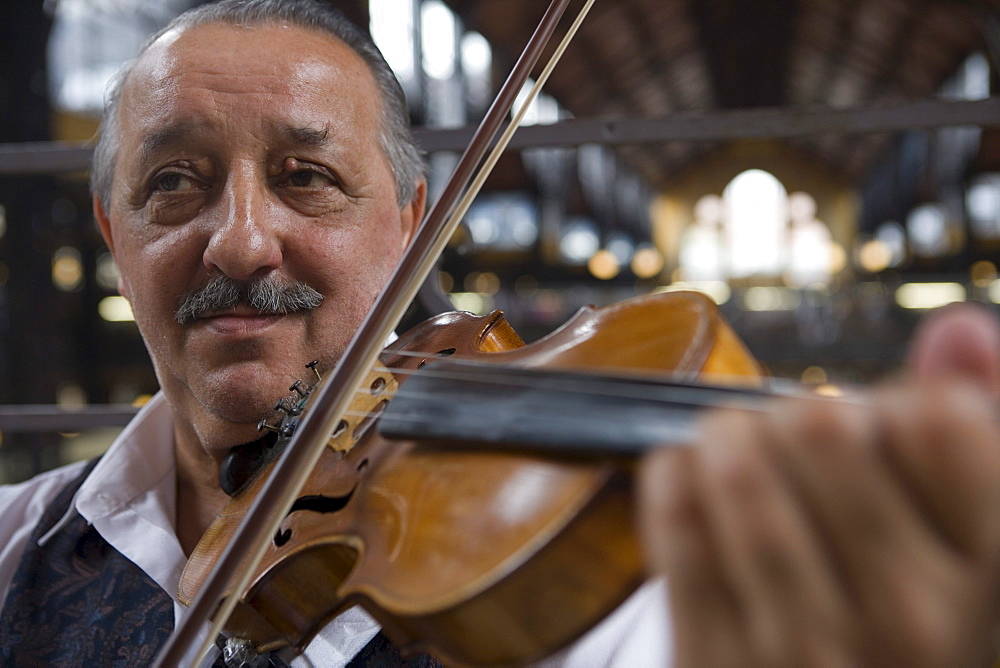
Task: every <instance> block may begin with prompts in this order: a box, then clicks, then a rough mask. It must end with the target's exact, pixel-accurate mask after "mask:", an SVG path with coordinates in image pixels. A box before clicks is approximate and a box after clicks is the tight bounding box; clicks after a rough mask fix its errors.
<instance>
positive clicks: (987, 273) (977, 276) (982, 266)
mask: <svg viewBox="0 0 1000 668" xmlns="http://www.w3.org/2000/svg"><path fill="white" fill-rule="evenodd" d="M969 278H971V279H972V284H973V285H975V286H976V287H977V288H985V287H988V286H989V285H990V283H992V282H993V281H995V280H996V279H997V266H996V265H995V264H993V263H992V262H990V261H989V260H980V261H979V262H974V263H973V264H972V267H970V268H969Z"/></svg>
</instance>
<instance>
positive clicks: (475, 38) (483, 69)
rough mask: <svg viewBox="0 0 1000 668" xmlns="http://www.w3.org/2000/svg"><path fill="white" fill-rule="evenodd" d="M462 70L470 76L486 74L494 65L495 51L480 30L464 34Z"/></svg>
mask: <svg viewBox="0 0 1000 668" xmlns="http://www.w3.org/2000/svg"><path fill="white" fill-rule="evenodd" d="M461 48H462V71H464V72H465V73H466V74H468V75H470V76H477V77H481V76H486V75H489V73H490V68H491V67H493V51H492V49H490V43H489V40H487V39H486V38H485V37H483V36H482V35H480V34H479V33H478V32H467V33H465V34H464V35H462V47H461Z"/></svg>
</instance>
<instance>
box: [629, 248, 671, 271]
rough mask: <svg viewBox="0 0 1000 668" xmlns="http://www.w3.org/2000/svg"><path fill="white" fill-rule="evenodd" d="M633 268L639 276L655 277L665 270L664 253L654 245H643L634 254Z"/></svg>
mask: <svg viewBox="0 0 1000 668" xmlns="http://www.w3.org/2000/svg"><path fill="white" fill-rule="evenodd" d="M631 268H632V273H633V274H635V275H636V276H638V277H639V278H653V277H654V276H656V275H658V274H659V273H660V272H661V271H663V255H662V254H661V253H660V251H658V250H657V249H656V248H654V247H653V246H648V245H647V246H643V247H642V248H639V249H638V250H637V251H636V252H635V254H634V255H633V256H632V265H631Z"/></svg>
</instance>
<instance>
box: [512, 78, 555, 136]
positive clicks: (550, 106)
mask: <svg viewBox="0 0 1000 668" xmlns="http://www.w3.org/2000/svg"><path fill="white" fill-rule="evenodd" d="M534 86H535V80H534V79H532V78H530V77H529V78H528V79H527V80H526V81H525V82H524V85H523V86H521V90H520V91H518V93H517V96H516V97H515V98H514V106H513V112H514V113H518V112H519V111H520V110H521V107H523V106H524V103H525V102H527V100H528V95H529V94H530V93H531V89H532V88H533V87H534ZM560 115H561V111H560V109H559V103H558V102H556V99H555V98H554V97H552V96H551V95H547V94H545V93H539V94H538V95H537V96H536V97H535V99H534V100H533V101H532V102H531V104H530V105H529V106H528V109H527V110H526V111H525V112H524V120H522V121H521V125H539V124H550V123H555V122H556V121H558V120H559V116H560Z"/></svg>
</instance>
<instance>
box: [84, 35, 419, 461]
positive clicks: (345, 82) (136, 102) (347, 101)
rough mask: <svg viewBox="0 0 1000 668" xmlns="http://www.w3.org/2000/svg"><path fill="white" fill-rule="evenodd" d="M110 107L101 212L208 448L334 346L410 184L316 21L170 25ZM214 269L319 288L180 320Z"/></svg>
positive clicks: (400, 229) (173, 393)
mask: <svg viewBox="0 0 1000 668" xmlns="http://www.w3.org/2000/svg"><path fill="white" fill-rule="evenodd" d="M119 108H120V115H119V134H120V137H121V141H120V147H119V150H118V155H117V165H116V170H115V177H114V185H113V189H112V196H111V203H110V210H109V211H107V212H103V211H101V210H100V207H97V208H98V212H97V213H98V219H99V222H100V224H101V228H102V231H103V232H104V235H105V238H106V239H107V241H108V244H109V246H110V247H111V249H112V251H113V253H114V257H115V260H116V261H117V263H118V267H119V269H120V271H121V289H122V292H123V294H124V295H125V296H126V297H127V298H128V299H129V301H130V302H131V304H132V309H133V311H134V313H135V318H136V323H137V324H138V326H139V329H140V331H141V332H142V334H143V337H144V339H145V341H146V345H147V347H148V348H149V351H150V354H151V356H152V358H153V362H154V364H155V366H156V371H157V376H158V378H159V381H160V384H161V386H162V388H163V390H164V391H165V392H166V393H167V396H168V397H169V398H170V401H171V403H172V405H173V406H174V410H175V412H176V413H178V414H179V417H180V419H181V420H182V421H186V422H188V423H190V426H191V427H192V429H193V432H192V433H193V434H194V435H195V436H196V438H197V440H198V441H200V443H201V446H202V447H204V448H206V449H208V450H209V452H211V453H212V454H215V455H217V454H219V453H220V452H221V450H222V449H224V448H226V447H229V446H232V445H236V444H237V443H240V442H244V441H248V440H252V439H253V438H256V434H255V433H254V431H253V425H255V424H256V422H257V421H258V420H259V419H260V418H261V417H263V416H265V415H268V413H269V410H270V408H271V407H272V406H273V405H274V402H275V400H276V399H277V398H279V397H281V396H285V395H286V394H287V393H288V386H289V384H290V383H291V382H292V381H293V380H294V379H296V378H300V377H306V376H307V374H308V372H307V371H306V370H305V369H304V367H303V365H304V364H306V363H307V362H309V361H311V360H313V359H317V358H319V359H323V360H325V361H327V362H329V361H331V360H333V359H335V358H336V357H337V356H338V355H339V354H340V352H341V351H342V350H343V349H344V347H345V346H346V344H347V342H348V341H349V340H350V337H351V335H352V334H353V333H354V331H355V330H356V328H357V327H358V325H359V324H360V322H361V320H362V319H363V317H364V315H365V313H366V312H367V310H368V308H369V307H370V305H371V304H372V301H373V300H374V298H375V296H376V295H377V293H378V291H379V289H380V288H381V286H382V285H383V284H384V282H385V280H386V278H387V277H388V275H389V274H390V272H391V270H392V268H393V267H394V266H395V264H396V262H397V260H398V258H399V256H400V254H401V252H402V250H403V248H404V246H405V245H406V243H407V242H408V240H409V238H410V234H411V232H412V230H413V227H414V226H415V223H416V222H418V218H419V215H420V213H421V212H420V208H421V206H422V198H418V201H417V202H416V203H414V204H413V205H408V206H405V207H403V208H402V210H400V208H399V206H398V205H397V203H396V195H395V182H394V180H393V176H392V172H391V170H390V166H389V164H388V162H387V160H386V158H385V155H384V153H383V151H382V149H381V146H380V144H379V133H380V118H381V114H380V109H381V101H380V98H379V95H378V91H377V87H376V84H375V82H374V79H373V77H372V75H371V73H370V71H369V70H368V68H367V67H366V65H365V64H364V62H363V61H362V60H361V59H360V58H359V57H358V56H357V55H356V54H355V53H354V52H353V51H352V50H351V49H350V48H349V47H347V46H345V45H344V44H342V43H340V42H338V41H336V40H334V39H332V38H329V37H327V36H325V35H323V34H321V33H317V32H312V31H308V30H304V29H300V28H294V27H283V26H261V27H256V28H250V29H246V28H235V27H231V26H226V25H222V24H210V25H205V26H200V27H197V28H193V29H189V30H187V31H184V32H182V33H180V34H179V35H167V36H165V37H164V38H163V39H161V40H160V41H159V42H158V43H157V44H156V45H154V46H153V47H152V48H151V49H150V50H149V51H147V52H146V54H145V55H144V56H143V57H142V59H141V60H140V62H139V63H138V64H137V65H136V68H135V69H134V70H133V73H132V75H131V76H130V77H129V80H128V82H127V83H126V85H125V87H124V89H123V92H122V98H121V103H120V107H119ZM421 192H422V190H421ZM105 214H106V215H105ZM220 275H222V276H226V277H229V278H231V279H235V280H236V281H254V280H259V279H265V280H268V279H270V280H273V281H275V282H277V283H280V284H281V285H289V284H294V283H296V282H299V283H303V284H305V285H307V286H309V287H310V288H312V289H314V290H316V291H318V292H319V293H320V294H322V295H323V300H322V302H321V303H320V305H319V306H318V307H317V308H314V309H306V310H299V311H295V312H291V313H288V314H285V315H282V314H280V313H264V314H262V313H261V312H260V311H259V310H257V309H254V308H251V307H249V306H246V305H239V306H236V307H230V308H226V309H225V310H222V311H217V312H211V313H202V314H201V315H200V317H196V318H195V319H194V320H192V321H190V322H186V323H184V324H180V323H178V322H177V320H176V318H175V316H176V313H177V310H178V306H179V305H180V303H181V300H182V298H183V297H184V296H185V295H189V294H191V293H193V292H195V291H197V290H199V289H201V288H204V287H205V286H206V285H207V284H208V283H209V281H210V280H212V279H213V277H217V276H220ZM182 429H183V428H182Z"/></svg>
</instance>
